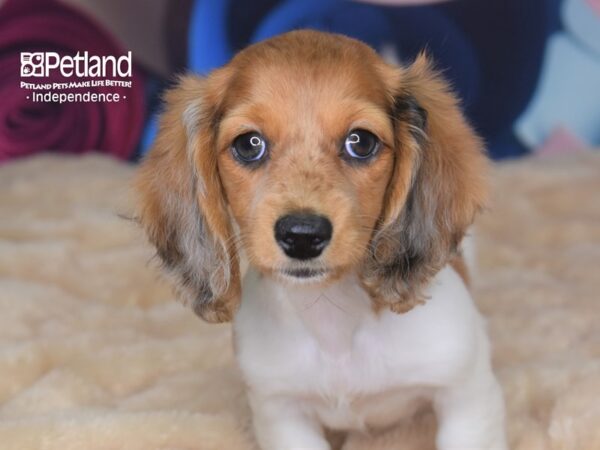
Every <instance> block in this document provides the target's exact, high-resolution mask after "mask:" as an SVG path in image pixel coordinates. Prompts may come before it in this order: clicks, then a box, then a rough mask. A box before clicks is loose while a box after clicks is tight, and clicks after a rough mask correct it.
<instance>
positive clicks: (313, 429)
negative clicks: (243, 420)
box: [249, 394, 330, 450]
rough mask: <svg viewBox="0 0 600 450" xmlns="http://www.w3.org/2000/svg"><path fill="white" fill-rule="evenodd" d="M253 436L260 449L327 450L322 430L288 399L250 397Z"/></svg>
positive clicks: (327, 446)
mask: <svg viewBox="0 0 600 450" xmlns="http://www.w3.org/2000/svg"><path fill="white" fill-rule="evenodd" d="M249 399H250V407H251V409H252V416H253V417H252V420H253V424H254V433H255V434H256V439H257V440H258V443H259V445H260V448H261V449H262V450H301V449H302V450H304V449H310V450H330V446H329V443H328V442H327V440H326V439H325V436H324V432H323V429H322V428H321V426H320V425H319V423H318V422H317V421H316V420H315V419H314V418H311V417H309V416H308V415H307V414H306V413H305V412H304V411H302V409H301V407H300V406H299V405H297V404H295V403H294V401H293V400H290V399H281V398H276V399H274V398H265V397H260V396H255V395H252V394H250V395H249Z"/></svg>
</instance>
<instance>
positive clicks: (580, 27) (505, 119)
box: [0, 0, 600, 164]
mask: <svg viewBox="0 0 600 450" xmlns="http://www.w3.org/2000/svg"><path fill="white" fill-rule="evenodd" d="M296 28H314V29H319V30H326V31H332V32H337V33H342V34H346V35H349V36H352V37H355V38H358V39H361V40H363V41H365V42H367V43H368V44H370V45H371V46H372V47H374V48H375V49H376V50H378V51H380V52H381V53H383V54H384V55H385V56H386V57H388V58H391V59H394V60H397V61H400V62H407V63H408V62H410V61H411V60H412V59H413V58H414V57H415V55H416V54H417V53H418V52H419V51H420V50H422V49H427V51H428V52H429V53H430V54H431V55H432V56H433V58H434V60H435V61H436V63H437V67H438V68H439V69H440V70H442V71H443V72H444V74H445V76H446V77H447V78H449V79H450V80H451V82H452V84H453V86H454V88H455V90H456V91H457V92H458V94H459V96H460V97H461V98H462V101H463V106H464V109H465V111H466V113H467V115H468V117H469V119H470V120H471V122H472V123H473V125H474V126H475V128H476V129H477V130H478V132H479V133H480V134H481V135H482V136H483V137H484V139H485V140H486V142H487V144H488V151H489V153H490V155H491V156H492V157H493V158H494V159H504V158H514V157H519V156H522V155H526V154H530V153H535V154H551V153H563V152H576V151H583V150H584V149H586V148H591V147H593V146H598V145H599V144H600V89H599V88H598V87H599V85H600V81H599V80H600V0H527V1H522V0H486V1H483V0H456V1H435V0H374V1H373V0H364V1H348V0H254V1H244V0H220V1H218V0H178V1H168V0H128V1H119V0H0V95H2V98H3V99H5V101H3V102H2V103H0V164H1V163H6V162H8V161H11V160H14V159H17V158H22V157H25V156H28V155H31V154H35V153H38V152H42V151H58V152H70V153H83V152H87V151H92V150H95V151H100V152H105V153H110V154H112V155H114V156H116V157H118V158H121V159H126V160H131V161H136V160H138V159H139V158H140V156H142V155H143V154H144V152H145V151H146V150H147V149H148V146H149V145H150V143H151V142H152V139H153V137H154V132H155V115H156V113H157V111H159V109H160V95H161V92H162V91H163V90H164V89H165V88H166V87H168V86H169V85H170V83H172V80H173V79H174V75H175V74H177V73H181V72H184V71H188V70H189V71H194V72H198V73H202V74H205V73H208V72H210V71H211V70H212V69H214V68H216V67H218V66H220V65H222V64H224V63H226V62H227V61H228V60H229V58H230V57H231V56H232V55H233V54H234V53H235V52H236V51H238V50H240V49H242V48H244V47H245V46H247V45H248V44H250V43H253V42H257V41H260V40H262V39H265V38H268V37H270V36H273V35H276V34H279V33H282V32H285V31H288V30H292V29H296ZM86 50H87V51H88V52H90V54H99V55H104V54H117V55H118V54H123V53H124V52H126V51H128V50H131V51H132V54H133V59H134V65H135V68H134V73H133V76H132V79H133V85H134V86H133V88H132V89H129V90H128V94H129V95H127V99H126V100H122V101H121V102H119V103H116V104H106V103H95V104H92V103H63V104H53V103H33V102H32V101H31V100H29V99H26V97H25V95H26V92H25V91H24V90H22V89H21V88H20V87H19V79H20V78H19V60H18V57H19V53H20V52H22V51H31V52H32V51H55V52H57V53H60V54H66V55H73V54H75V53H76V52H77V51H80V52H83V51H86ZM38 81H39V79H38ZM100 91H101V90H100Z"/></svg>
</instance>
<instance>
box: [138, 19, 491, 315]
mask: <svg viewBox="0 0 600 450" xmlns="http://www.w3.org/2000/svg"><path fill="white" fill-rule="evenodd" d="M485 166H486V161H485V157H484V156H483V152H482V150H481V144H480V142H479V140H478V139H477V137H476V136H475V135H474V133H473V132H472V130H471V129H470V127H469V126H468V125H467V124H466V122H465V120H464V119H463V117H462V115H461V113H460V110H459V108H458V107H457V101H456V99H455V97H454V96H453V95H452V94H451V92H450V91H449V89H448V87H447V85H446V83H445V82H444V81H443V80H442V79H441V78H440V77H439V76H438V75H437V74H436V73H435V72H434V71H433V70H432V69H431V68H430V65H429V62H428V61H427V59H426V58H425V57H420V58H418V59H417V61H415V63H413V64H412V65H411V66H410V67H408V68H401V67H396V66H392V65H389V64H387V63H385V62H384V61H383V60H382V59H381V58H379V56H377V54H376V53H375V52H374V51H373V50H371V49H370V48H369V47H367V46H366V45H364V44H362V43H360V42H358V41H355V40H352V39H349V38H345V37H342V36H336V35H330V34H325V33H317V32H311V31H298V32H292V33H288V34H285V35H282V36H279V37H277V38H274V39H271V40H268V41H265V42H263V43H261V44H258V45H255V46H252V47H249V48H248V49H246V50H244V51H243V52H241V53H240V54H238V55H237V56H236V57H235V58H234V59H233V60H232V61H231V62H230V63H229V64H228V65H227V66H225V67H224V68H221V69H219V70H217V71H215V72H213V73H212V74H211V75H210V76H209V77H207V78H204V79H202V78H198V77H193V76H188V77H184V78H182V79H181V81H180V83H179V85H178V86H177V87H176V88H175V89H173V90H171V91H170V92H168V93H167V96H166V109H165V113H164V114H163V116H162V118H161V125H160V131H159V134H158V137H157V140H156V142H155V144H154V147H153V149H152V150H151V152H150V154H149V155H148V157H147V158H146V160H145V161H144V163H143V165H142V168H141V170H140V172H139V176H138V178H137V183H136V187H137V191H138V193H139V194H140V206H141V208H140V214H139V218H140V221H141V223H142V225H143V226H144V227H145V229H146V232H147V233H148V235H149V237H150V240H151V241H152V242H153V243H154V245H155V246H156V248H157V250H158V254H159V255H160V257H161V259H162V260H163V261H164V263H165V266H166V267H167V268H168V269H169V271H170V272H171V273H172V274H173V275H174V276H175V278H176V281H177V286H178V287H179V292H180V297H181V298H183V299H184V301H186V302H188V303H190V304H191V305H192V306H193V307H194V310H195V311H196V313H197V314H199V315H200V316H202V317H203V318H204V319H206V320H209V321H226V320H229V319H230V318H231V315H232V314H233V312H235V310H236V308H237V305H238V302H239V298H240V289H241V287H240V280H239V264H238V253H239V250H240V249H242V250H243V251H244V252H245V253H246V255H247V256H248V259H249V262H250V264H251V265H252V266H254V267H255V268H256V269H258V270H259V271H261V272H262V273H263V274H264V275H265V276H274V277H277V278H279V279H280V280H282V281H283V282H294V283H298V282H303V283H327V282H331V281H333V280H335V279H336V278H338V277H339V276H341V275H342V274H344V273H347V272H349V271H352V272H355V273H357V274H358V275H359V278H360V280H361V282H362V285H363V287H364V288H365V289H366V290H367V292H368V293H369V294H370V296H371V298H372V299H373V302H374V304H375V305H377V306H381V305H388V306H391V307H392V309H393V310H395V311H397V312H402V311H406V310H408V309H410V308H411V307H412V306H414V305H415V304H416V303H418V302H420V301H421V300H422V294H421V290H422V288H423V286H425V284H426V283H427V281H428V280H429V279H430V278H431V277H432V276H433V275H434V274H435V273H436V272H437V271H438V270H439V269H440V268H441V267H443V266H444V265H445V264H446V263H447V262H448V260H449V258H450V257H451V256H452V254H453V252H455V251H456V248H457V245H458V243H459V242H460V240H461V238H462V236H463V234H464V232H465V229H466V228H467V226H468V225H469V224H470V223H471V221H472V219H473V216H474V214H475V212H476V211H477V210H478V209H479V208H480V207H481V205H482V204H483V202H484V199H485V184H484V173H485Z"/></svg>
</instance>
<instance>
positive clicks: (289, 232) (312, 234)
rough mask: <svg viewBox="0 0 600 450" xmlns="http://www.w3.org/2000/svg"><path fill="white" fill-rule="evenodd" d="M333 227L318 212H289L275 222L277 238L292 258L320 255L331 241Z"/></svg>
mask: <svg viewBox="0 0 600 450" xmlns="http://www.w3.org/2000/svg"><path fill="white" fill-rule="evenodd" d="M332 233H333V227H332V225H331V222H330V221H329V219H327V217H324V216H319V215H316V214H306V213H302V214H289V215H286V216H283V217H280V218H279V220H277V222H276V223H275V240H276V241H277V244H278V245H279V247H281V249H282V250H283V251H284V253H285V254H286V255H287V256H289V257H290V258H294V259H299V260H307V259H312V258H316V257H317V256H319V255H320V254H321V253H322V252H323V249H324V248H325V247H327V244H329V241H330V240H331V234H332Z"/></svg>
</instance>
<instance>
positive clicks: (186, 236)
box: [135, 75, 240, 322]
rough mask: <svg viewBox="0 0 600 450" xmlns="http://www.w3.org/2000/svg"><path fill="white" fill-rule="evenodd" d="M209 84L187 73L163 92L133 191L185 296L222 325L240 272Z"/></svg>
mask: <svg viewBox="0 0 600 450" xmlns="http://www.w3.org/2000/svg"><path fill="white" fill-rule="evenodd" d="M218 78H219V75H214V76H213V81H217V80H215V79H218ZM221 78H222V77H221ZM210 81H211V80H210V79H209V80H207V79H201V78H198V77H193V76H187V77H184V78H182V79H180V82H179V84H178V85H177V87H175V88H174V89H172V90H170V91H169V92H168V93H167V94H166V96H165V103H166V105H165V111H164V113H163V115H162V117H161V120H160V128H159V132H158V136H157V138H156V141H155V143H154V145H153V147H152V149H151V150H150V152H149V154H148V156H147V157H146V159H145V160H144V161H143V163H142V166H141V168H140V170H139V172H138V175H137V179H136V181H135V188H136V191H137V193H138V197H139V212H138V217H139V220H140V222H141V224H142V226H143V228H144V229H145V231H146V233H147V235H148V237H149V239H150V241H151V242H152V244H154V246H155V247H156V249H157V253H158V255H159V256H160V258H161V259H162V261H163V263H164V266H165V267H166V268H167V269H168V271H169V272H170V273H171V274H172V275H173V276H174V278H175V281H176V286H177V293H178V296H179V297H180V299H181V300H183V302H184V303H185V304H188V305H190V306H191V307H192V308H193V310H194V312H195V313H196V314H198V315H199V316H200V317H202V318H203V319H204V320H206V321H208V322H225V321H229V320H231V318H232V315H233V313H234V312H235V311H236V309H237V307H238V305H239V299H240V275H239V263H238V258H237V254H236V250H235V247H234V245H233V239H231V237H232V233H233V232H232V226H231V223H230V220H229V215H228V212H227V205H226V202H225V199H224V196H223V188H222V185H221V180H220V176H219V172H218V168H217V160H216V149H215V148H214V133H215V131H214V129H215V128H216V126H217V123H216V122H217V104H216V103H217V101H218V100H217V98H218V96H219V95H220V94H217V93H214V91H215V89H212V90H211V89H210V87H209V83H210ZM211 92H213V94H211Z"/></svg>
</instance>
